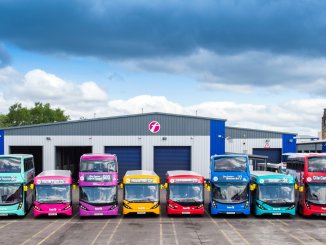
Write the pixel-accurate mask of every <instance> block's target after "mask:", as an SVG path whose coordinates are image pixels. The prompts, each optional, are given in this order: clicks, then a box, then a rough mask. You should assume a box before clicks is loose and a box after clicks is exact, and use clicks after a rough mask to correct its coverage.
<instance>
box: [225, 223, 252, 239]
mask: <svg viewBox="0 0 326 245" xmlns="http://www.w3.org/2000/svg"><path fill="white" fill-rule="evenodd" d="M224 221H225V222H226V223H227V224H228V226H229V227H230V228H231V229H233V230H234V231H235V233H237V234H238V236H239V237H240V238H241V239H242V240H243V241H244V242H245V243H246V244H248V245H250V242H249V241H248V240H247V239H246V238H245V237H244V236H243V235H241V233H240V232H239V231H238V230H237V228H235V227H234V226H233V225H232V224H231V223H230V222H229V221H228V220H227V219H224Z"/></svg>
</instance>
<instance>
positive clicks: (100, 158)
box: [79, 154, 118, 216]
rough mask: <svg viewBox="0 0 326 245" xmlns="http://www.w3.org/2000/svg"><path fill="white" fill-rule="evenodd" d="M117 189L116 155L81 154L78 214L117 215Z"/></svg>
mask: <svg viewBox="0 0 326 245" xmlns="http://www.w3.org/2000/svg"><path fill="white" fill-rule="evenodd" d="M117 191H118V161H117V157H116V155H112V154H84V155H82V156H81V158H80V165H79V214H80V216H109V215H118V198H117Z"/></svg>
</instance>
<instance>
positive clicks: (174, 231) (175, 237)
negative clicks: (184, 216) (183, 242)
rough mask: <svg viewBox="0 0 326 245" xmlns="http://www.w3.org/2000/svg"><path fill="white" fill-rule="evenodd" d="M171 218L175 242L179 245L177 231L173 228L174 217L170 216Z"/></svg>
mask: <svg viewBox="0 0 326 245" xmlns="http://www.w3.org/2000/svg"><path fill="white" fill-rule="evenodd" d="M171 219H172V229H173V234H174V240H175V244H177V245H179V241H178V238H177V231H176V229H175V224H174V218H171Z"/></svg>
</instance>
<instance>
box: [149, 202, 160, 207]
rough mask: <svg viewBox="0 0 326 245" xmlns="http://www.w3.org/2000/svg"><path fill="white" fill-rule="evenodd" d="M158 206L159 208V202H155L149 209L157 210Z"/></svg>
mask: <svg viewBox="0 0 326 245" xmlns="http://www.w3.org/2000/svg"><path fill="white" fill-rule="evenodd" d="M158 206H160V202H157V203H156V204H155V205H154V206H153V207H151V209H154V208H158Z"/></svg>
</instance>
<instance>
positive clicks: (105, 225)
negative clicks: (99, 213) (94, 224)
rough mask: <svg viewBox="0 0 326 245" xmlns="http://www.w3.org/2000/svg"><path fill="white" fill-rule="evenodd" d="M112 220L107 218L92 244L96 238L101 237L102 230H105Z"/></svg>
mask: <svg viewBox="0 0 326 245" xmlns="http://www.w3.org/2000/svg"><path fill="white" fill-rule="evenodd" d="M110 221H111V220H109V219H108V220H107V221H106V222H105V224H104V225H103V227H102V229H101V230H100V231H99V232H98V233H97V235H96V237H95V238H94V240H93V241H92V243H91V244H92V245H93V244H95V242H96V240H97V239H98V238H99V236H100V235H101V234H102V232H103V231H104V229H105V228H106V227H107V226H108V224H109V223H110Z"/></svg>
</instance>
